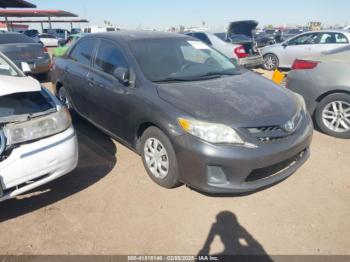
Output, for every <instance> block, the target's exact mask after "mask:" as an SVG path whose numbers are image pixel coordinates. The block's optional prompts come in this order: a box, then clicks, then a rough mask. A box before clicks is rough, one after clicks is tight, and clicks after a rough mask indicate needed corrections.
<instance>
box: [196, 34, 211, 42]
mask: <svg viewBox="0 0 350 262" xmlns="http://www.w3.org/2000/svg"><path fill="white" fill-rule="evenodd" d="M193 36H194V37H195V38H197V39H199V40H201V41H202V42H204V43H206V44H207V45H211V42H210V40H209V38H208V37H207V36H206V35H205V34H203V33H193Z"/></svg>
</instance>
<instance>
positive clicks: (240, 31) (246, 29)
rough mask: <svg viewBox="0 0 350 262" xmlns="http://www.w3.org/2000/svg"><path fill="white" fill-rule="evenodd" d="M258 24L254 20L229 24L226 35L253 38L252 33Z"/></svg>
mask: <svg viewBox="0 0 350 262" xmlns="http://www.w3.org/2000/svg"><path fill="white" fill-rule="evenodd" d="M258 24H259V22H257V21H254V20H248V21H236V22H231V23H230V25H229V27H228V30H227V35H228V36H230V35H234V34H235V35H246V36H248V37H250V38H253V32H252V31H253V30H255V29H256V28H257V26H258Z"/></svg>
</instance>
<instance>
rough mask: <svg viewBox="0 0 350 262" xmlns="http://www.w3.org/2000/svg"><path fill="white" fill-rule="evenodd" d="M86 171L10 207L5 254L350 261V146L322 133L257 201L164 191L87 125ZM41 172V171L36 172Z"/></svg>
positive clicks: (82, 124)
mask: <svg viewBox="0 0 350 262" xmlns="http://www.w3.org/2000/svg"><path fill="white" fill-rule="evenodd" d="M74 123H75V127H76V129H77V133H78V139H79V142H80V145H79V149H80V157H79V159H80V160H79V167H78V168H77V169H76V170H75V171H74V172H72V173H70V174H68V175H67V176H65V177H63V178H61V179H59V180H58V181H55V182H53V183H50V184H48V185H45V186H43V187H41V188H40V189H38V190H36V191H34V192H32V193H30V194H27V195H25V196H21V197H20V198H18V199H14V200H10V201H6V202H3V203H0V222H1V223H0V236H2V237H1V238H0V250H1V251H0V253H1V254H126V255H130V254H191V255H195V254H198V253H201V252H203V253H207V252H209V253H210V254H220V253H225V254H269V255H272V254H273V255H278V254H283V255H286V254H348V255H350V241H349V236H350V223H349V221H350V208H349V206H350V171H349V170H350V161H349V156H350V146H349V145H350V144H349V141H348V140H340V139H335V138H332V137H328V136H325V135H322V134H320V133H318V132H315V135H314V141H313V144H312V148H311V151H312V155H311V158H310V160H309V161H308V162H307V164H306V165H305V166H303V167H302V168H301V169H300V170H299V171H298V172H297V173H295V174H294V175H293V176H292V177H290V178H289V179H287V180H285V181H283V182H282V183H280V184H278V185H276V186H273V187H271V188H268V189H266V190H264V191H260V192H258V193H255V194H251V195H247V196H233V195H231V196H217V197H214V196H206V195H203V194H201V193H198V192H196V191H192V190H191V189H189V188H187V187H185V186H182V187H179V188H176V189H173V190H166V189H163V188H161V187H159V186H157V185H156V184H154V183H153V182H152V181H151V179H150V178H149V177H148V176H147V173H146V171H145V169H144V167H143V165H142V161H141V158H140V157H139V156H138V155H136V154H135V153H133V152H132V151H130V150H129V149H127V148H125V147H124V146H122V145H121V144H119V143H117V142H116V141H114V140H112V139H110V138H109V137H108V136H106V135H104V134H103V133H101V132H100V131H98V130H97V129H96V128H95V127H93V126H91V125H90V124H88V123H87V122H86V121H85V120H82V119H81V118H79V117H76V116H75V117H74ZM33 164H35V163H33Z"/></svg>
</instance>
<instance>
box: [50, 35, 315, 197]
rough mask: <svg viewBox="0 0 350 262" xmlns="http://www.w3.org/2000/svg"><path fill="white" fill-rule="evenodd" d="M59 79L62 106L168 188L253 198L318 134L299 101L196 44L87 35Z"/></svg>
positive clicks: (299, 159) (295, 164)
mask: <svg viewBox="0 0 350 262" xmlns="http://www.w3.org/2000/svg"><path fill="white" fill-rule="evenodd" d="M53 70H54V71H53V77H54V78H53V79H54V84H55V86H56V89H57V92H58V95H59V98H60V100H61V101H62V102H63V103H65V104H66V105H67V106H68V107H70V108H73V109H74V110H75V111H76V112H78V113H79V114H80V115H81V116H83V117H84V118H86V119H87V120H88V121H90V122H92V123H93V124H94V125H96V126H97V127H99V128H100V129H102V130H103V131H105V132H106V133H107V134H109V135H111V136H112V137H114V138H116V139H117V140H119V141H120V142H122V143H123V144H124V145H126V146H128V147H129V148H130V149H132V150H134V151H135V152H137V153H138V154H140V155H141V156H142V159H143V163H144V165H145V168H146V170H147V172H148V174H149V176H150V177H151V178H152V180H153V181H155V182H156V183H158V184H159V185H161V186H163V187H166V188H172V187H176V186H177V185H179V183H181V182H182V183H185V184H187V185H189V186H190V187H193V188H196V189H199V190H200V191H204V192H210V193H238V192H252V191H255V190H258V189H261V188H264V187H267V186H270V185H273V184H275V183H277V182H279V181H281V180H283V179H286V178H287V177H289V176H290V175H292V174H293V173H294V172H295V171H296V170H297V169H298V168H299V167H300V166H301V165H302V164H303V163H304V162H305V161H306V160H307V158H308V157H309V146H310V143H311V139H312V132H313V127H312V123H311V119H310V116H309V114H308V113H307V112H306V111H305V103H304V100H303V98H302V97H301V96H300V95H297V94H295V93H293V92H290V91H289V90H287V89H285V88H281V87H279V86H276V85H274V84H273V83H272V82H271V81H269V80H267V79H265V78H263V77H261V76H259V75H257V74H256V73H253V72H251V71H249V70H246V69H242V68H236V67H235V66H234V65H233V64H232V63H231V61H230V60H229V59H228V58H227V57H226V56H224V55H222V54H221V53H219V52H218V51H216V50H215V49H212V48H211V47H209V46H208V45H205V44H203V43H202V42H200V41H199V40H197V39H195V38H192V37H189V36H185V35H180V34H179V35H177V34H173V33H158V32H118V33H100V34H92V35H87V36H84V37H82V38H80V39H79V40H78V41H77V42H76V44H75V45H74V46H73V47H72V48H71V49H70V50H69V51H68V53H67V54H65V55H64V56H63V57H58V58H56V59H55V64H54V68H53Z"/></svg>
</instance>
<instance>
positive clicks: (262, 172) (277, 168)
mask: <svg viewBox="0 0 350 262" xmlns="http://www.w3.org/2000/svg"><path fill="white" fill-rule="evenodd" d="M305 152H306V150H304V151H302V152H300V153H298V154H297V155H295V156H293V157H291V158H289V159H287V160H284V161H282V162H280V163H278V164H275V165H272V166H268V167H264V168H260V169H256V170H254V171H253V172H251V173H250V175H249V176H248V177H247V179H246V182H254V181H257V180H261V179H266V178H269V177H272V176H275V175H278V174H279V173H281V172H283V171H284V170H287V169H288V168H291V167H292V166H294V165H295V164H296V163H297V162H298V161H299V160H300V159H301V158H302V157H303V156H304V154H305Z"/></svg>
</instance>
